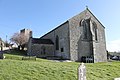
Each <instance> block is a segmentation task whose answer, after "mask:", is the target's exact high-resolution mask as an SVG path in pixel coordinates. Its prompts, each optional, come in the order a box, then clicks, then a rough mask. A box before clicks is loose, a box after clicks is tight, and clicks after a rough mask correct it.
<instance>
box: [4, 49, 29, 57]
mask: <svg viewBox="0 0 120 80" xmlns="http://www.w3.org/2000/svg"><path fill="white" fill-rule="evenodd" d="M3 52H4V54H11V55H18V56H27V51H25V50H18V49H17V48H15V49H10V50H4V51H3Z"/></svg>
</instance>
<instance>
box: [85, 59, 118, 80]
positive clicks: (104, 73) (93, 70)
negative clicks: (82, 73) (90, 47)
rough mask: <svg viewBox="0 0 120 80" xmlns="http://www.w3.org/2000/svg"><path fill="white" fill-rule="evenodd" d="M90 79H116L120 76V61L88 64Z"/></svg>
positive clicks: (88, 76)
mask: <svg viewBox="0 0 120 80" xmlns="http://www.w3.org/2000/svg"><path fill="white" fill-rule="evenodd" d="M86 67H87V79H88V80H114V78H117V77H120V62H115V61H114V62H107V63H95V64H86Z"/></svg>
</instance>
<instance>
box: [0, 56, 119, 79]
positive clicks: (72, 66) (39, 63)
mask: <svg viewBox="0 0 120 80" xmlns="http://www.w3.org/2000/svg"><path fill="white" fill-rule="evenodd" d="M5 56H6V58H7V59H4V60H0V80H77V68H78V66H79V64H80V63H77V62H54V61H48V60H44V59H38V58H37V60H36V61H34V60H21V58H22V56H20V55H11V54H5ZM85 65H86V68H87V80H113V79H114V78H117V77H120V62H107V63H95V64H92V63H91V64H85Z"/></svg>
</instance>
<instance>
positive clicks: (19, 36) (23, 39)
mask: <svg viewBox="0 0 120 80" xmlns="http://www.w3.org/2000/svg"><path fill="white" fill-rule="evenodd" d="M10 40H11V41H12V42H14V43H15V44H16V45H17V46H18V49H19V50H20V48H22V50H24V47H25V45H26V44H27V42H28V37H27V36H26V35H25V34H23V33H14V34H13V36H12V37H11V39H10Z"/></svg>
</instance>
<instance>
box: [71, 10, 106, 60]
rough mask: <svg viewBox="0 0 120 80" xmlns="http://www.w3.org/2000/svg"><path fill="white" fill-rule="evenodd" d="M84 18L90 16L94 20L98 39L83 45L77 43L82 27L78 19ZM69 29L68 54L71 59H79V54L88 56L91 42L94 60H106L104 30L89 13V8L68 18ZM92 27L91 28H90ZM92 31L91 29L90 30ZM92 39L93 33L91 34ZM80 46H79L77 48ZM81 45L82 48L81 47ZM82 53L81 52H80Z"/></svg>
mask: <svg viewBox="0 0 120 80" xmlns="http://www.w3.org/2000/svg"><path fill="white" fill-rule="evenodd" d="M85 18H91V21H94V22H95V23H96V24H97V30H98V33H97V36H98V41H94V40H93V42H90V43H85V44H83V45H79V40H81V35H82V32H83V31H82V30H83V29H82V28H81V27H80V21H81V20H82V19H85ZM91 27H92V26H91ZM69 29H70V54H71V55H70V56H71V60H75V61H76V60H80V58H81V55H82V56H83V55H84V56H89V55H90V54H89V47H88V46H89V44H93V54H94V62H105V61H107V56H106V42H105V32H104V27H103V25H102V24H100V23H99V21H98V20H96V18H95V17H94V16H93V15H92V14H91V12H90V11H89V10H87V9H86V10H85V11H83V12H82V13H80V14H78V15H76V16H74V17H73V18H71V19H69ZM91 29H92V28H91ZM91 32H92V30H91ZM92 36H93V39H94V34H92ZM79 47H81V48H79ZM82 47H83V48H82ZM81 49H82V50H83V51H82V50H81ZM80 51H81V52H82V53H81V52H80Z"/></svg>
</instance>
